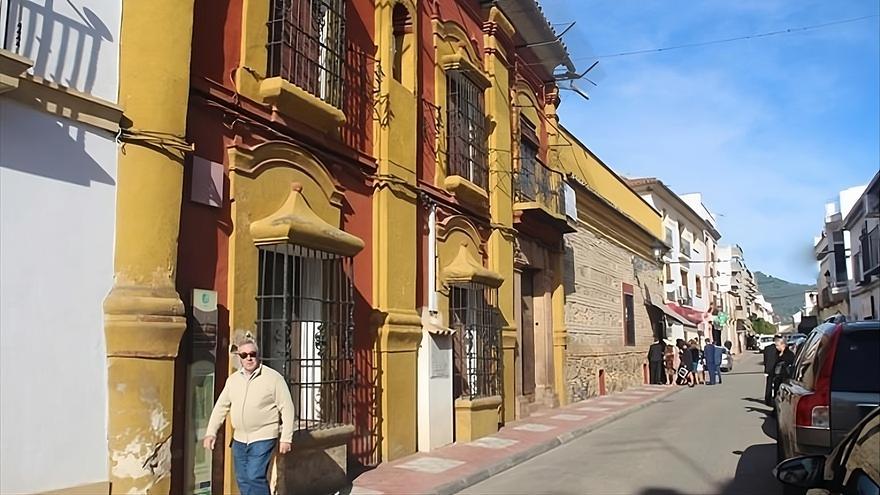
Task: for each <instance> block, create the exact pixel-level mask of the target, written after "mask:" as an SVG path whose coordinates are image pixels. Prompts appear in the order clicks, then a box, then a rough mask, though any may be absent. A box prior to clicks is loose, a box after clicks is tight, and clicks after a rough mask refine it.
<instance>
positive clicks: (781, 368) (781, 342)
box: [772, 337, 794, 397]
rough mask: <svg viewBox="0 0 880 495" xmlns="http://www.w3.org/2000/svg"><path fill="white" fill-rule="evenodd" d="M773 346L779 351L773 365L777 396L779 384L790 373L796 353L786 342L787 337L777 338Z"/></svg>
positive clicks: (774, 385)
mask: <svg viewBox="0 0 880 495" xmlns="http://www.w3.org/2000/svg"><path fill="white" fill-rule="evenodd" d="M774 344H775V345H774V346H773V348H774V349H775V350H776V352H777V353H778V354H777V355H776V364H775V365H774V366H773V378H772V382H773V396H774V397H776V393H777V392H779V385H781V384H782V382H783V381H785V380H786V379H787V378H788V377H789V375H790V373H791V366H792V365H793V364H794V353H793V352H791V349H789V348H788V343H787V342H785V339H784V338H782V337H780V338H777V339H776V342H775V343H774Z"/></svg>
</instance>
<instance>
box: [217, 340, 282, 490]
mask: <svg viewBox="0 0 880 495" xmlns="http://www.w3.org/2000/svg"><path fill="white" fill-rule="evenodd" d="M258 353H259V350H258V349H257V343H256V342H254V341H253V340H251V339H247V340H245V341H244V342H243V343H242V344H240V345H239V346H238V353H237V354H238V358H239V359H240V361H241V369H240V370H238V371H237V372H235V373H233V374H232V375H230V376H229V378H228V379H227V380H226V386H224V387H223V391H222V392H221V393H220V397H219V398H218V399H217V404H216V405H215V406H214V410H213V411H212V412H211V419H210V420H209V421H208V427H207V429H206V432H205V439H204V442H203V444H204V446H205V448H206V449H208V450H214V443H215V442H216V440H217V430H219V429H220V425H222V424H223V421H225V420H226V415H227V414H228V413H230V412H231V414H230V416H231V421H232V430H233V440H232V457H233V462H234V464H235V478H236V481H237V482H238V489H239V491H240V492H241V494H242V495H270V492H269V480H268V478H267V471H268V468H269V460H270V459H271V458H272V451H273V450H275V444H276V443H277V442H278V435H279V432H280V434H281V444H280V445H279V446H278V452H279V453H281V454H286V453H288V452H290V449H291V443H292V441H293V422H294V411H293V400H292V399H291V397H290V389H289V388H288V387H287V382H285V381H284V378H283V377H282V376H281V374H280V373H278V372H277V371H275V370H273V369H272V368H269V367H268V366H264V365H261V364H260V359H259V357H257V356H258ZM279 419H280V421H279Z"/></svg>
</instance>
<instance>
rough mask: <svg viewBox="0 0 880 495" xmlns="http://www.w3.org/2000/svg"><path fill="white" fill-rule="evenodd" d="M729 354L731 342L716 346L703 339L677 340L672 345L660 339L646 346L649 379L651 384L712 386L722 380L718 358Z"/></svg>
mask: <svg viewBox="0 0 880 495" xmlns="http://www.w3.org/2000/svg"><path fill="white" fill-rule="evenodd" d="M724 354H730V343H729V342H728V343H727V344H726V345H725V346H721V345H716V344H715V343H714V342H713V341H712V340H711V339H706V341H705V345H704V346H702V347H701V346H700V343H699V340H697V339H691V340H689V341H685V340H684V339H676V341H675V345H674V346H673V345H672V344H667V343H666V341H665V340H663V339H660V340H658V341H657V342H654V343H653V344H651V346H650V347H649V348H648V365H649V375H650V382H651V384H654V385H676V384H677V385H688V386H690V387H693V386H695V385H697V384H701V385H703V384H706V385H715V384H716V383H718V384H720V383H721V361H722V359H723V358H724Z"/></svg>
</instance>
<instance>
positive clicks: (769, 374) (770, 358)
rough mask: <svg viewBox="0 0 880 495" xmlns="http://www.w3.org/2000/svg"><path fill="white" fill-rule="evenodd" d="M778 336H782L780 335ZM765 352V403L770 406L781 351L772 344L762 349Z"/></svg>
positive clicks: (771, 405) (771, 404)
mask: <svg viewBox="0 0 880 495" xmlns="http://www.w3.org/2000/svg"><path fill="white" fill-rule="evenodd" d="M776 338H777V339H778V338H780V337H779V335H777V336H776ZM762 353H763V354H764V378H765V384H764V404H767V405H768V406H770V407H773V369H774V368H775V367H776V358H777V357H778V356H779V351H777V350H776V347H774V346H772V345H768V346H767V347H765V348H764V350H763V351H762Z"/></svg>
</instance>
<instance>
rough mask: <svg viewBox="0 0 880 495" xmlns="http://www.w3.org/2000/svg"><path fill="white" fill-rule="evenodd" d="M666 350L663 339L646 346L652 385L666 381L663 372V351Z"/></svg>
mask: <svg viewBox="0 0 880 495" xmlns="http://www.w3.org/2000/svg"><path fill="white" fill-rule="evenodd" d="M665 350H666V342H665V341H664V340H663V339H660V340H658V341H657V342H654V343H653V344H651V345H650V346H648V372H649V374H650V377H651V384H652V385H663V384H664V383H666V375H665V374H664V373H663V353H664V352H665Z"/></svg>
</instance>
